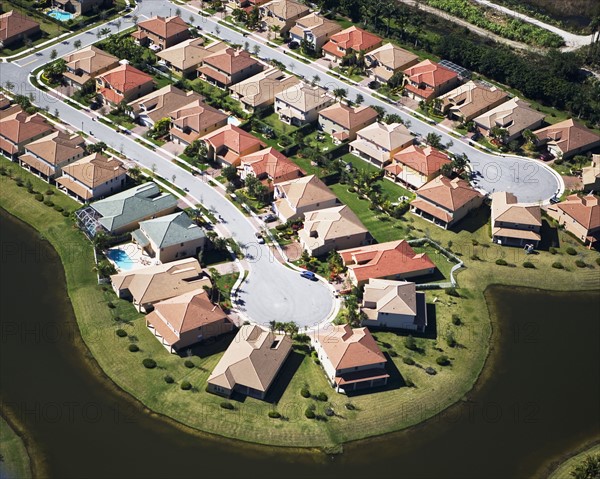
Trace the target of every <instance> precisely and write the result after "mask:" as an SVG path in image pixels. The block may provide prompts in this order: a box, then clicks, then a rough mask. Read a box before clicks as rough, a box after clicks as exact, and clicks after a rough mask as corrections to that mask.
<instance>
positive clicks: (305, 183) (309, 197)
mask: <svg viewBox="0 0 600 479" xmlns="http://www.w3.org/2000/svg"><path fill="white" fill-rule="evenodd" d="M277 187H278V188H281V189H282V190H283V191H284V192H285V196H286V198H287V201H288V202H289V203H290V204H291V205H293V206H294V207H295V208H301V207H303V206H306V205H315V204H317V203H323V202H326V201H330V200H332V199H336V198H337V196H335V194H334V193H333V191H331V190H330V189H329V188H328V187H327V185H325V183H323V182H322V181H321V180H320V179H319V178H318V177H317V176H315V175H309V176H305V177H303V178H298V179H296V180H290V181H286V182H282V183H277Z"/></svg>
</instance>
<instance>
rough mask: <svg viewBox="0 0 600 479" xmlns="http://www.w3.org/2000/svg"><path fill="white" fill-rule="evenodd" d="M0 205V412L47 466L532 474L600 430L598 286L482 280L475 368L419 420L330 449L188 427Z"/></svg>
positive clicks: (278, 473)
mask: <svg viewBox="0 0 600 479" xmlns="http://www.w3.org/2000/svg"><path fill="white" fill-rule="evenodd" d="M0 213H1V214H0V220H1V227H0V251H1V252H2V256H1V262H2V263H1V265H0V274H1V283H0V284H1V286H2V287H1V288H0V327H1V335H0V341H1V344H0V377H1V379H2V381H1V382H0V398H1V400H2V414H3V415H4V416H6V415H10V416H11V417H12V418H13V419H14V420H16V421H17V422H18V423H19V424H21V425H22V426H23V428H24V430H26V431H27V432H28V437H29V439H30V441H31V443H32V444H33V446H34V450H35V451H37V452H38V455H39V456H40V458H41V459H42V460H43V463H44V471H43V472H44V473H45V474H47V475H48V476H49V477H61V478H70V477H74V478H83V477H102V478H107V477H117V476H118V477H146V478H149V477H171V478H175V477H192V476H196V477H197V476H202V477H210V478H216V477H242V476H258V475H259V474H260V476H261V477H265V478H268V477H276V478H281V477H286V478H292V477H302V478H316V477H345V478H362V477H394V478H396V477H399V475H400V474H401V475H403V476H405V477H463V478H467V477H473V478H482V477H498V478H506V477H532V476H536V475H537V476H540V477H541V475H542V473H543V472H544V471H545V468H546V467H547V465H548V464H549V462H550V461H552V460H554V459H556V458H558V457H559V456H561V455H563V454H565V453H568V452H569V451H571V450H574V449H576V448H577V447H579V446H582V445H584V444H587V443H590V442H592V441H593V440H594V439H596V440H597V439H598V438H599V431H600V415H599V414H600V413H599V411H598V407H597V405H598V401H599V399H600V391H599V384H598V377H599V376H600V369H599V367H600V366H599V364H600V351H599V342H598V337H599V335H600V326H599V322H598V317H599V314H600V299H599V295H598V294H597V293H566V294H558V293H548V292H542V291H535V290H517V289H514V288H503V287H502V288H501V287H494V288H491V289H490V290H488V298H489V300H490V303H491V305H492V307H493V308H494V310H495V311H496V314H497V318H498V321H497V323H496V324H495V327H494V338H495V343H494V348H493V352H492V355H491V357H490V363H489V364H488V365H487V366H486V369H485V377H484V378H483V379H482V380H481V381H480V383H479V385H478V386H477V387H476V388H475V390H474V391H472V392H471V393H470V394H469V395H468V397H467V398H465V400H464V401H463V402H461V403H459V404H457V405H455V406H454V407H452V408H450V409H448V410H447V411H446V412H444V413H442V414H440V415H438V416H437V417H435V418H433V419H432V420H430V421H428V422H426V423H424V424H422V425H420V426H417V427H414V428H411V429H408V430H406V431H402V432H400V433H395V434H391V435H387V436H383V437H380V438H376V439H373V440H369V441H362V442H358V443H354V444H349V445H346V446H345V447H344V454H341V455H338V456H335V457H327V456H325V455H323V454H316V453H309V452H302V451H296V450H285V449H277V448H267V447H260V446H251V445H246V444H244V443H239V442H234V441H228V440H221V439H219V438H215V437H210V436H206V435H201V434H193V433H191V432H190V431H188V430H187V429H185V428H182V427H177V426H176V425H175V424H173V423H172V422H170V421H166V420H162V419H160V418H158V417H156V415H154V414H151V413H149V412H148V411H145V410H144V409H143V408H141V407H140V406H139V405H138V404H137V403H136V402H135V401H133V400H132V399H131V398H130V397H129V396H127V395H126V394H124V393H122V392H120V391H119V390H117V388H115V387H114V386H113V385H112V383H111V382H110V381H109V380H108V379H107V378H105V377H103V376H102V375H101V374H100V373H99V371H98V369H97V367H96V366H95V365H94V363H93V361H92V360H91V359H90V358H89V354H88V353H87V351H86V350H85V348H84V347H83V346H82V342H81V339H80V336H79V330H78V327H77V324H76V322H75V319H74V317H73V312H72V309H71V305H70V303H69V301H68V298H67V296H66V289H65V282H64V275H63V272H62V267H61V264H60V262H59V259H58V257H57V255H56V253H55V252H54V250H53V249H52V248H51V247H50V246H49V244H48V243H46V242H45V241H43V240H41V239H40V237H39V234H38V233H37V232H35V231H34V230H32V229H30V228H29V227H28V226H27V225H25V224H23V223H21V222H19V221H17V220H15V219H13V218H12V217H10V216H8V215H7V214H5V213H4V212H3V211H2V210H0ZM465 327H467V325H465ZM415 407H417V408H418V405H415ZM407 413H408V411H407ZM240 420H243V418H240ZM348 427H352V425H351V424H349V425H348ZM252 471H254V472H252Z"/></svg>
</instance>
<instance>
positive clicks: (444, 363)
mask: <svg viewBox="0 0 600 479" xmlns="http://www.w3.org/2000/svg"><path fill="white" fill-rule="evenodd" d="M435 362H436V363H438V364H439V365H440V366H448V364H450V360H449V359H448V356H444V355H443V354H442V355H441V356H438V357H437V358H436V359H435Z"/></svg>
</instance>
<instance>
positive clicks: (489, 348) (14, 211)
mask: <svg viewBox="0 0 600 479" xmlns="http://www.w3.org/2000/svg"><path fill="white" fill-rule="evenodd" d="M19 174H26V172H20V173H19ZM9 183H11V184H12V182H9ZM5 187H9V185H6V186H5ZM14 188H17V187H16V186H14ZM22 191H23V194H24V195H26V197H27V193H26V191H25V190H24V189H22ZM32 204H33V205H40V206H38V208H39V209H45V208H46V207H44V206H43V205H41V204H39V203H37V202H32ZM4 211H6V213H7V214H9V215H11V216H13V217H15V218H17V219H18V220H20V221H22V222H23V223H25V224H27V225H29V226H30V227H31V228H32V229H33V230H35V231H37V232H38V233H39V234H41V235H43V237H44V238H45V239H46V241H48V242H49V245H50V246H52V247H53V249H54V251H55V252H56V254H57V255H58V257H60V259H61V265H62V267H63V272H62V274H63V275H64V278H65V286H66V292H67V296H68V297H69V300H70V301H69V302H70V304H71V307H72V309H73V314H74V318H75V321H76V324H77V327H78V330H79V332H80V339H81V343H82V344H81V345H79V347H81V346H83V347H84V349H83V350H82V353H83V354H84V356H86V357H88V359H90V361H93V364H94V365H95V367H94V369H96V368H97V372H100V374H101V375H103V376H104V377H106V378H107V379H109V381H110V385H111V389H114V390H115V391H116V392H118V393H119V394H120V395H124V396H125V397H127V398H128V400H129V401H134V402H135V403H136V404H138V405H140V406H141V407H142V408H143V409H142V411H143V412H145V413H150V414H152V415H156V416H157V417H159V418H161V419H163V420H167V421H168V422H171V424H173V425H175V426H176V427H178V428H180V429H183V430H185V431H186V432H191V433H193V434H195V435H200V436H204V435H207V436H210V437H211V438H212V439H219V440H225V441H235V442H238V441H240V442H242V443H244V444H246V445H249V446H255V447H259V448H264V447H265V446H266V447H268V448H269V447H270V448H275V449H281V448H285V449H286V450H294V449H295V450H298V451H308V452H310V453H313V452H315V451H321V452H324V453H331V452H336V448H337V452H339V450H340V449H341V445H343V444H350V443H357V442H359V441H365V440H369V439H374V438H381V437H384V436H387V435H389V434H392V433H394V432H397V431H404V430H407V429H409V428H412V427H416V426H418V425H422V424H425V423H426V422H427V421H428V420H429V419H431V418H432V417H434V416H436V415H438V414H440V413H441V412H443V411H445V410H447V409H448V408H450V407H452V406H453V405H455V404H456V403H458V402H460V401H461V399H462V398H464V397H465V396H466V395H468V394H471V393H472V392H473V391H474V390H475V389H476V387H478V386H479V385H481V384H483V383H481V381H482V380H483V381H485V380H486V379H487V378H486V377H484V376H482V374H483V373H485V372H486V371H489V369H490V367H489V360H490V354H491V353H492V352H493V351H494V345H493V343H494V339H493V338H494V332H493V331H494V328H493V321H492V319H491V317H490V311H489V305H487V309H488V311H487V314H488V316H487V317H485V318H484V321H483V323H482V324H480V326H483V329H484V330H485V329H486V327H489V334H488V335H487V337H486V346H485V355H484V357H483V358H480V359H481V367H480V368H479V370H478V371H477V374H476V375H475V376H474V377H473V380H472V381H470V383H468V384H467V383H464V384H463V385H464V386H467V387H464V388H461V394H460V397H458V398H450V401H448V403H445V404H444V405H443V407H438V408H437V409H436V410H432V411H429V414H427V415H426V416H427V417H422V418H417V419H418V420H416V421H415V418H413V419H412V420H410V421H407V424H406V425H404V426H402V427H396V428H395V429H392V430H390V429H389V428H388V429H385V428H384V429H385V430H383V431H382V432H380V433H375V434H370V435H369V434H367V435H363V436H362V437H357V438H349V439H342V440H339V439H341V438H339V439H336V438H330V443H329V444H321V445H319V446H314V445H303V444H298V445H293V444H290V445H287V444H284V445H277V444H270V443H268V442H260V441H258V440H249V439H247V438H242V437H227V436H224V435H221V434H218V433H215V432H212V431H209V430H202V429H200V428H197V427H194V426H193V425H190V424H184V423H182V422H181V421H178V419H177V418H175V417H172V416H170V415H167V414H163V413H162V412H160V411H156V410H153V409H152V408H151V407H150V406H148V405H146V404H145V403H144V402H143V400H142V399H140V398H139V397H137V396H135V395H134V393H133V392H132V391H128V390H127V389H126V388H124V387H122V386H121V385H120V384H119V383H118V382H116V381H115V379H113V378H112V377H111V376H110V375H109V373H107V372H106V370H104V369H103V368H102V366H101V365H100V363H99V362H98V360H97V358H96V357H95V356H94V355H93V352H92V350H91V349H90V348H89V345H88V344H87V342H86V340H85V336H84V334H83V333H82V326H85V325H83V324H82V320H81V318H79V317H78V316H77V314H76V312H75V311H76V309H77V308H76V307H75V304H74V300H73V298H72V296H71V294H70V287H69V275H68V274H67V273H66V270H65V263H64V258H63V257H62V256H61V252H60V251H59V249H57V247H56V246H55V244H54V243H53V242H52V240H51V237H52V235H48V234H47V232H46V231H42V230H40V229H38V228H36V226H35V225H34V224H33V223H34V219H32V218H29V220H30V221H31V222H30V221H28V219H25V218H24V217H22V216H20V215H19V214H18V207H16V206H15V207H13V208H11V210H10V211H9V210H8V209H6V208H4ZM28 211H29V210H28ZM22 214H23V213H22ZM79 234H80V233H79ZM86 244H87V245H88V249H90V250H91V245H90V244H89V242H88V243H86ZM468 274H469V270H468V269H467V270H464V271H463V272H461V273H460V275H459V279H460V278H461V277H463V276H464V275H468ZM480 284H481V283H480ZM486 284H487V283H486ZM499 284H502V283H499ZM489 286H490V284H487V286H486V290H487V287H489ZM514 286H516V287H518V285H514ZM96 288H97V286H96ZM77 289H80V288H77ZM538 289H543V288H538ZM486 290H484V291H481V290H477V291H476V290H471V291H469V290H465V293H467V294H468V295H471V296H472V294H473V293H475V294H476V295H478V296H482V297H483V300H484V301H486V300H485V291H486ZM549 291H556V290H549ZM486 304H487V301H486ZM483 316H485V314H483V315H482V317H483ZM484 332H485V331H484ZM78 342H79V341H78ZM86 353H87V354H86ZM478 357H479V356H478ZM478 362H479V359H475V363H474V364H477V363H478ZM471 365H473V364H471ZM88 366H89V363H88ZM407 393H408V392H407ZM343 399H345V397H344V398H343ZM411 421H412V422H411ZM232 434H235V431H233V432H232ZM317 440H318V439H317Z"/></svg>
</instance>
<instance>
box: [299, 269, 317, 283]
mask: <svg viewBox="0 0 600 479" xmlns="http://www.w3.org/2000/svg"><path fill="white" fill-rule="evenodd" d="M300 276H302V277H303V278H306V279H310V280H311V281H317V280H318V278H317V276H316V275H315V273H313V272H312V271H302V273H300Z"/></svg>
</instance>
